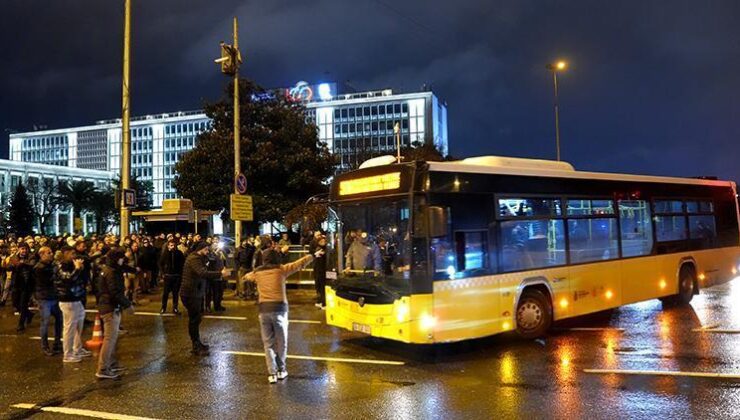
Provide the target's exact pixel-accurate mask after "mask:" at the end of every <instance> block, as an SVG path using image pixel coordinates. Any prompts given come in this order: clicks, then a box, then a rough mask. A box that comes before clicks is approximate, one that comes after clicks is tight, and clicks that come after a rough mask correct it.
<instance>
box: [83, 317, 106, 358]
mask: <svg viewBox="0 0 740 420" xmlns="http://www.w3.org/2000/svg"><path fill="white" fill-rule="evenodd" d="M102 346H103V323H102V322H101V321H100V314H97V315H95V325H94V326H93V335H92V338H91V339H90V340H87V342H85V347H87V349H88V350H98V349H100V347H102Z"/></svg>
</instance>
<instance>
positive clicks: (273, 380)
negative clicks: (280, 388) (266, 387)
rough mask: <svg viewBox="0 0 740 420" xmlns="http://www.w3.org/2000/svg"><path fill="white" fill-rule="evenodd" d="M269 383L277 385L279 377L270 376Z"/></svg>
mask: <svg viewBox="0 0 740 420" xmlns="http://www.w3.org/2000/svg"><path fill="white" fill-rule="evenodd" d="M267 382H269V383H271V384H276V383H277V376H275V375H270V376H268V377H267Z"/></svg>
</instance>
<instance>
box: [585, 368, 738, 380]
mask: <svg viewBox="0 0 740 420" xmlns="http://www.w3.org/2000/svg"><path fill="white" fill-rule="evenodd" d="M583 372H584V373H594V374H599V375H609V374H615V375H646V376H688V377H695V378H721V379H740V373H716V372H681V371H671V370H619V369H583Z"/></svg>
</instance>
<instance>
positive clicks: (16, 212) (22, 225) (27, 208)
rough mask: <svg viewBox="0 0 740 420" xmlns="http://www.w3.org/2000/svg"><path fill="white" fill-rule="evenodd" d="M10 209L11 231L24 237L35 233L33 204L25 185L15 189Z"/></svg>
mask: <svg viewBox="0 0 740 420" xmlns="http://www.w3.org/2000/svg"><path fill="white" fill-rule="evenodd" d="M9 207H10V210H9V212H8V213H9V219H10V227H11V229H12V230H13V231H15V233H17V234H18V235H23V236H25V235H29V234H31V233H33V218H34V217H33V204H32V203H31V197H29V196H28V192H27V191H26V187H24V186H23V184H18V186H17V187H15V192H13V197H12V198H11V199H10V206H9Z"/></svg>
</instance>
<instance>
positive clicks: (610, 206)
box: [568, 199, 614, 216]
mask: <svg viewBox="0 0 740 420" xmlns="http://www.w3.org/2000/svg"><path fill="white" fill-rule="evenodd" d="M601 214H614V203H613V202H612V201H611V200H589V199H570V200H568V216H594V215H601Z"/></svg>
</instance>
